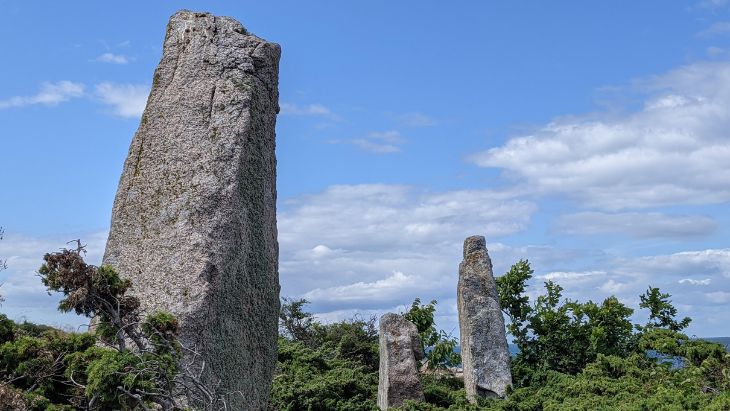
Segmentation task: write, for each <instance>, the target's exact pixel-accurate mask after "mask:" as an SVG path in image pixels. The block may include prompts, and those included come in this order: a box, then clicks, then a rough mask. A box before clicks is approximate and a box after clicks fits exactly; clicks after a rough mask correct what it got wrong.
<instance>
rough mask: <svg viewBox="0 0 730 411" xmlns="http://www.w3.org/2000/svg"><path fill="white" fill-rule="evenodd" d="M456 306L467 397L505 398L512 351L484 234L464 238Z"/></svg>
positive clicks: (509, 382) (510, 383) (471, 398)
mask: <svg viewBox="0 0 730 411" xmlns="http://www.w3.org/2000/svg"><path fill="white" fill-rule="evenodd" d="M457 305H458V309H459V329H460V331H461V333H460V334H461V338H460V341H461V358H462V363H463V367H464V388H466V396H467V398H468V399H469V401H470V402H472V403H475V402H476V397H477V396H480V397H504V395H505V393H506V390H507V387H509V386H510V385H512V373H511V370H510V354H509V350H508V348H507V337H506V334H505V329H504V317H503V315H502V310H501V308H500V306H499V295H498V294H497V283H496V282H495V281H494V276H493V274H492V261H491V260H490V258H489V254H488V253H487V245H486V241H485V240H484V237H482V236H473V237H469V238H467V239H466V240H465V241H464V261H462V262H461V264H460V265H459V284H458V286H457Z"/></svg>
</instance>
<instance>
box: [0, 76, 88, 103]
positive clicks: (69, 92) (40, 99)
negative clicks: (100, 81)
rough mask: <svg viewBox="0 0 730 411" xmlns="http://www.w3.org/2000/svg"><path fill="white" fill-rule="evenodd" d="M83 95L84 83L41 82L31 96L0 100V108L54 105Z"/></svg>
mask: <svg viewBox="0 0 730 411" xmlns="http://www.w3.org/2000/svg"><path fill="white" fill-rule="evenodd" d="M83 95H84V85H83V84H81V83H74V82H72V81H66V80H64V81H59V82H56V83H43V84H42V85H41V91H40V92H38V94H35V95H32V96H16V97H11V98H9V99H6V100H0V109H5V108H11V107H24V106H30V105H35V104H41V105H45V106H55V105H58V104H60V103H63V102H65V101H68V100H70V99H72V98H77V97H81V96H83Z"/></svg>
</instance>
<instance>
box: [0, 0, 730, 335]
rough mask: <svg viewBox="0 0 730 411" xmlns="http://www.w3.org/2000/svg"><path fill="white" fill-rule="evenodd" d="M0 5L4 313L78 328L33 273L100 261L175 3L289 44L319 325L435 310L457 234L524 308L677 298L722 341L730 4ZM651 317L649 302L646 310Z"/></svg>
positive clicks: (296, 219) (292, 145)
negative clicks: (476, 239) (430, 304)
mask: <svg viewBox="0 0 730 411" xmlns="http://www.w3.org/2000/svg"><path fill="white" fill-rule="evenodd" d="M172 3H173V2H125V4H124V5H115V6H110V5H108V4H106V3H102V2H91V1H78V2H63V3H60V2H51V1H47V2H12V1H6V0H0V10H2V14H3V16H5V17H6V18H5V19H4V21H5V22H4V24H3V25H2V26H0V39H1V40H0V42H1V44H2V47H3V50H4V54H5V56H6V58H5V60H4V64H3V65H2V74H3V75H2V76H0V139H2V146H0V147H2V151H0V153H2V155H1V156H0V193H1V195H2V201H0V226H3V227H4V228H5V231H6V235H5V238H4V239H3V240H2V241H1V242H0V257H3V258H6V259H7V260H8V269H7V270H5V271H3V272H0V281H2V282H3V286H2V288H0V291H1V292H2V294H3V295H4V296H5V297H6V301H5V302H4V303H3V305H2V307H0V310H1V311H2V312H5V313H7V314H8V315H10V316H11V317H12V318H15V319H21V318H27V319H29V320H32V321H40V322H49V323H52V324H56V325H64V326H69V327H73V326H77V325H79V324H81V323H82V322H83V321H82V320H81V319H79V318H76V317H74V316H68V315H67V316H61V315H59V314H57V313H56V312H55V304H56V301H57V298H56V297H52V296H48V295H46V294H45V292H44V288H43V286H42V285H41V284H40V281H39V280H38V278H37V276H35V274H34V272H35V270H36V269H37V267H38V266H39V265H40V262H41V257H42V254H43V253H44V252H47V251H51V250H55V249H58V248H59V247H62V246H63V245H64V243H65V242H66V241H68V240H71V239H75V238H79V237H81V238H82V239H84V240H85V241H86V242H87V243H88V244H89V255H88V259H89V260H91V261H92V262H96V263H98V262H99V261H100V260H101V253H102V252H103V246H104V242H105V240H106V235H107V230H108V226H109V219H110V214H111V206H112V201H113V197H114V193H115V191H116V184H117V181H118V179H119V175H120V173H121V167H122V164H123V161H124V158H125V157H126V154H127V149H128V147H129V143H130V141H131V138H132V135H133V133H134V131H135V130H136V127H137V125H138V122H139V117H140V114H141V111H142V110H143V109H144V104H145V99H146V96H147V93H148V91H149V85H150V83H151V78H152V73H153V70H154V68H155V67H156V65H157V63H158V61H159V58H160V53H161V45H162V40H163V36H164V31H165V25H166V23H167V19H168V17H169V16H170V15H171V14H173V13H174V12H175V11H177V10H178V9H181V8H188V9H193V10H205V11H210V12H213V13H215V14H220V15H227V16H232V17H235V18H237V19H238V20H240V21H241V22H242V23H243V24H244V26H246V27H247V28H248V29H249V30H250V31H252V32H254V33H256V34H257V35H259V36H261V37H263V38H266V39H268V40H270V41H274V42H277V43H279V44H281V46H282V51H283V53H282V60H281V72H280V92H281V100H280V102H281V107H282V111H281V113H280V115H279V119H278V124H277V141H278V146H277V156H278V164H279V169H278V173H279V174H278V192H279V205H278V206H279V231H280V244H281V263H280V271H281V284H282V294H283V295H288V296H292V297H306V298H308V299H309V300H310V301H311V302H312V309H313V310H315V311H316V312H317V313H318V314H319V315H320V316H321V317H322V318H323V319H327V320H330V319H339V318H347V317H350V316H352V315H355V314H362V315H370V314H381V313H383V312H386V311H393V310H395V311H397V310H402V309H403V306H404V305H405V304H409V303H410V301H412V300H413V298H415V297H417V296H420V297H421V298H422V299H425V300H428V299H432V298H435V299H438V300H439V310H438V319H439V324H440V325H441V326H442V327H443V328H445V329H447V331H451V330H454V331H457V330H456V308H455V294H456V290H455V287H456V280H457V271H458V263H459V261H460V258H461V243H462V241H463V239H464V238H465V237H466V236H468V235H472V234H482V235H485V236H486V237H487V245H488V248H489V250H490V254H491V255H492V259H493V262H494V266H495V274H497V275H499V274H501V273H503V272H504V271H505V270H507V269H508V267H509V266H510V265H511V264H512V263H514V262H515V261H517V260H518V259H520V258H529V259H530V261H531V262H532V265H533V268H534V269H535V275H536V278H535V281H534V284H533V287H532V288H531V289H530V293H531V295H536V294H537V293H539V292H540V285H541V283H542V282H543V281H545V280H547V279H553V280H555V281H557V282H558V283H560V284H561V285H563V286H564V287H565V288H566V295H567V296H568V297H570V298H579V299H582V300H583V299H588V298H591V299H594V300H602V299H603V298H605V297H607V296H608V295H611V294H615V295H617V296H618V297H619V298H620V299H621V300H622V301H624V302H625V303H626V304H629V305H630V306H632V307H634V308H637V309H638V295H639V294H640V293H641V292H643V291H644V290H645V289H646V287H647V286H648V285H650V284H651V285H653V286H659V287H661V288H662V289H665V290H666V291H669V292H671V293H672V294H673V295H674V298H673V299H674V302H675V303H676V305H677V306H678V308H679V309H680V313H681V314H682V315H689V316H691V317H693V318H694V322H693V324H692V325H691V327H690V328H689V330H688V332H689V333H690V334H696V335H699V336H719V335H730V325H728V323H727V321H726V318H727V314H726V312H727V308H728V305H729V304H730V245H729V244H730V243H729V241H728V240H729V239H730V231H729V230H728V227H730V225H729V224H730V217H729V216H728V212H727V211H728V204H729V202H730V160H729V159H730V136H728V134H727V130H728V129H730V127H728V126H730V110H728V109H727V108H728V106H729V105H730V4H728V2H727V1H724V0H714V1H694V2H665V1H645V2H630V1H619V2H610V3H603V4H596V3H587V2H580V1H570V2H569V1H564V2H539V1H525V2H501V3H497V2H476V1H474V2H462V3H460V4H459V6H458V7H455V6H454V5H448V4H446V3H443V2H422V1H419V2H415V1H402V2H386V1H370V2H358V3H356V2H347V4H345V3H341V4H338V3H335V2H323V1H321V2H314V1H312V2H295V1H290V2H257V3H253V2H246V1H235V2H234V1H219V2H215V4H209V3H210V2H194V1H180V2H175V3H174V5H173V4H172ZM645 315H646V313H643V312H638V313H637V321H643V320H644V318H645Z"/></svg>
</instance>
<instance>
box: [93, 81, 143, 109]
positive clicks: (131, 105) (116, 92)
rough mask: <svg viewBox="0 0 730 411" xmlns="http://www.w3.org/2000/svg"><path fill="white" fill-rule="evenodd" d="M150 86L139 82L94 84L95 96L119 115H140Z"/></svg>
mask: <svg viewBox="0 0 730 411" xmlns="http://www.w3.org/2000/svg"><path fill="white" fill-rule="evenodd" d="M149 93H150V88H149V86H147V85H141V84H116V83H109V82H106V83H101V84H97V85H96V96H97V97H98V98H99V99H100V100H101V102H102V103H104V104H106V105H109V106H111V107H112V112H113V113H114V114H115V115H117V116H120V117H140V116H142V113H143V112H144V109H145V106H146V104H147V96H149Z"/></svg>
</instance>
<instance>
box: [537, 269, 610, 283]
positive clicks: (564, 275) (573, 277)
mask: <svg viewBox="0 0 730 411" xmlns="http://www.w3.org/2000/svg"><path fill="white" fill-rule="evenodd" d="M604 275H606V272H605V271H553V272H550V273H547V274H545V275H539V276H537V278H539V279H543V280H548V281H555V282H558V283H560V282H561V281H565V282H576V281H582V280H587V279H593V278H595V277H600V276H604Z"/></svg>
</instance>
